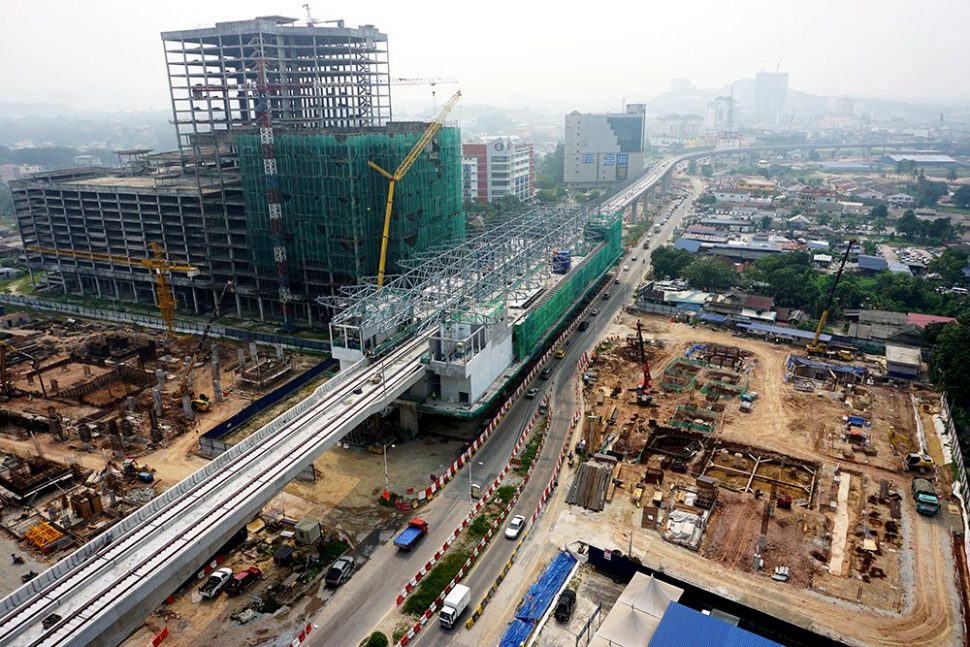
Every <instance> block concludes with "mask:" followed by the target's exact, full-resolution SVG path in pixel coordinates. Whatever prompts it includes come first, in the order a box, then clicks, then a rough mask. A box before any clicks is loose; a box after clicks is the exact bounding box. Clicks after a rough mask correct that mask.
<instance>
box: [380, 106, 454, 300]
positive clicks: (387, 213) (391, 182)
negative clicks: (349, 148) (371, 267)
mask: <svg viewBox="0 0 970 647" xmlns="http://www.w3.org/2000/svg"><path fill="white" fill-rule="evenodd" d="M460 98H461V91H460V90H459V91H458V92H456V93H455V94H454V95H452V97H451V98H450V99H448V103H446V104H445V106H444V107H443V108H442V109H441V112H439V113H438V115H437V116H436V117H435V118H434V120H433V121H432V122H431V124H430V125H429V126H428V128H427V129H426V130H425V131H424V134H422V135H421V139H419V140H418V142H417V143H416V144H415V145H414V147H412V148H411V150H410V151H409V152H408V154H407V156H406V157H405V158H404V161H402V162H401V164H400V165H399V166H398V167H397V170H396V171H394V172H393V173H390V172H388V171H385V170H384V169H382V168H381V167H380V166H378V165H377V164H375V163H374V162H367V166H369V167H371V168H372V169H374V170H375V171H377V172H378V173H380V174H381V175H383V176H384V177H386V178H387V180H388V187H387V208H386V209H385V210H384V234H383V236H382V237H381V260H380V265H379V266H378V268H377V287H378V288H381V287H383V286H384V269H385V268H386V265H387V239H388V236H389V235H390V232H391V208H392V207H393V206H394V186H395V185H396V184H397V183H398V182H399V181H400V180H401V178H403V177H404V176H405V175H406V174H407V172H408V171H409V170H410V169H411V165H412V164H414V162H415V161H416V160H417V159H418V158H419V157H420V156H421V153H422V152H423V151H424V148H425V146H427V145H428V142H430V141H431V139H432V138H433V137H434V136H435V135H436V134H438V131H439V130H441V127H442V126H443V125H444V123H445V117H447V116H448V113H449V112H451V109H452V108H454V107H455V104H456V103H458V100H459V99H460Z"/></svg>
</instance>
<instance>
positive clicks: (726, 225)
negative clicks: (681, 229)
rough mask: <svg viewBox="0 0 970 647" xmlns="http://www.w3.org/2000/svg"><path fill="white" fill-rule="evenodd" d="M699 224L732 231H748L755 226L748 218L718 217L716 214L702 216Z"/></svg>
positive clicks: (752, 229)
mask: <svg viewBox="0 0 970 647" xmlns="http://www.w3.org/2000/svg"><path fill="white" fill-rule="evenodd" d="M700 224H701V225H704V226H706V227H713V228H714V229H715V230H718V231H734V232H741V233H748V232H751V231H754V230H755V229H756V228H757V227H756V226H755V224H754V223H753V222H751V221H750V220H740V219H735V218H719V217H717V216H713V217H707V218H702V219H701V221H700Z"/></svg>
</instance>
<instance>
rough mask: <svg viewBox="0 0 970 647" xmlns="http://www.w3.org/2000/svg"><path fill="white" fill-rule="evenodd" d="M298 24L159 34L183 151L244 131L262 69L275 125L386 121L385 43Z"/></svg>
mask: <svg viewBox="0 0 970 647" xmlns="http://www.w3.org/2000/svg"><path fill="white" fill-rule="evenodd" d="M336 22H337V23H338V26H337V27H317V26H315V25H314V24H313V23H308V24H306V25H298V24H296V23H297V20H296V19H295V18H286V17H283V16H262V17H259V18H256V19H254V20H237V21H232V22H218V23H216V25H215V27H206V28H203V29H188V30H183V31H167V32H162V43H163V45H164V48H165V64H166V66H167V68H168V82H169V88H170V91H171V97H172V114H173V115H174V117H175V130H176V132H177V134H178V137H179V146H180V147H181V148H182V150H183V151H185V150H188V149H189V148H191V146H192V142H193V135H196V134H198V133H208V132H211V131H218V130H235V129H239V128H249V127H251V126H252V124H253V123H255V121H256V103H257V101H258V99H259V96H258V92H257V84H258V82H259V74H260V68H261V67H262V68H263V70H264V72H265V75H266V82H267V85H268V87H269V89H270V91H271V94H270V110H271V112H272V120H273V124H274V126H281V127H285V128H310V129H320V128H325V129H330V128H340V129H356V128H366V127H371V126H383V125H385V124H387V122H389V121H390V120H391V92H390V77H389V72H388V57H387V36H386V35H385V34H382V33H381V32H380V31H378V30H377V28H376V27H374V26H373V25H363V26H361V27H358V28H356V29H352V28H347V27H344V26H343V21H342V20H341V21H336Z"/></svg>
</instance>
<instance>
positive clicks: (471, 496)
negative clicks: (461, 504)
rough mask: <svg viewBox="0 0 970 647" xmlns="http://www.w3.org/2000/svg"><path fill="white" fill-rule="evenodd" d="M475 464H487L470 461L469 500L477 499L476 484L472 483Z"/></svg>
mask: <svg viewBox="0 0 970 647" xmlns="http://www.w3.org/2000/svg"><path fill="white" fill-rule="evenodd" d="M474 463H478V464H479V465H484V464H485V463H483V462H482V461H474V460H469V461H468V498H469V499H472V500H474V499H475V482H474V481H472V465H473V464H474Z"/></svg>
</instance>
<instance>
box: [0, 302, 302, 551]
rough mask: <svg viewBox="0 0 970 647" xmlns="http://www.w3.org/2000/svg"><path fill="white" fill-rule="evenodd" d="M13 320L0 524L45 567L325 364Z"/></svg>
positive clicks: (2, 354)
mask: <svg viewBox="0 0 970 647" xmlns="http://www.w3.org/2000/svg"><path fill="white" fill-rule="evenodd" d="M8 318H9V319H11V320H15V321H16V323H17V324H18V325H17V326H14V327H8V328H5V329H4V333H3V340H2V341H0V385H2V386H0V453H2V455H3V460H2V467H0V498H2V501H3V504H4V505H3V507H2V518H0V524H2V526H3V528H4V530H5V531H7V533H8V535H7V537H8V538H12V539H14V541H15V542H16V543H17V544H18V545H17V550H21V551H30V552H31V554H32V555H33V556H35V557H36V558H38V559H42V560H43V561H48V562H49V561H52V560H55V559H57V558H58V557H60V556H62V555H63V554H65V553H66V552H68V551H70V550H73V549H74V548H76V547H77V546H78V545H80V544H83V543H84V542H86V541H87V540H88V539H89V538H91V537H93V536H94V535H96V534H98V533H100V532H102V531H104V530H105V529H106V528H108V527H109V526H111V525H112V524H114V523H116V522H117V521H118V520H120V519H122V518H124V517H125V516H126V515H127V514H128V513H130V512H131V511H132V510H134V509H136V508H138V507H140V506H141V505H143V504H145V503H146V502H148V501H149V500H151V499H152V498H153V497H155V496H156V495H157V494H159V493H161V492H162V491H164V490H165V489H166V488H168V487H170V486H171V485H173V484H175V483H177V482H178V481H180V480H182V479H183V478H185V477H186V476H188V475H189V474H190V473H191V472H193V471H194V470H195V469H197V468H198V467H199V466H201V465H203V464H205V459H204V458H203V457H200V456H197V455H196V454H197V452H198V449H199V437H200V436H204V435H205V434H206V433H207V432H209V430H211V429H213V428H216V427H217V426H219V425H220V424H221V423H223V422H224V421H225V420H227V419H230V418H232V417H233V416H234V415H236V414H238V413H239V412H240V411H242V410H243V409H246V408H247V407H248V406H250V405H251V403H252V402H253V401H256V400H258V399H259V398H261V397H262V396H264V395H265V394H267V393H269V392H271V391H273V390H275V389H277V388H278V387H280V386H281V385H284V384H286V383H287V382H288V381H289V380H291V379H292V378H293V377H295V376H297V375H298V374H300V373H303V372H304V371H306V370H307V369H309V368H310V367H312V366H315V365H317V364H319V363H320V360H319V358H315V357H311V356H302V355H294V354H292V353H289V352H283V350H282V348H272V347H269V348H267V347H265V346H263V347H258V346H256V345H255V344H243V343H240V342H233V341H230V340H226V339H220V340H218V341H213V340H211V339H208V340H207V339H206V338H205V337H201V338H197V337H191V336H188V337H182V338H177V337H166V336H164V335H159V334H157V333H155V332H154V331H149V330H138V329H135V328H131V327H124V326H121V325H112V324H109V323H105V322H95V321H90V320H81V319H73V318H66V317H59V316H45V315H38V314H33V315H30V316H28V315H26V314H14V315H8ZM12 552H13V551H12Z"/></svg>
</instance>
